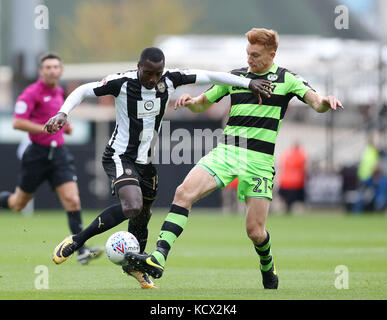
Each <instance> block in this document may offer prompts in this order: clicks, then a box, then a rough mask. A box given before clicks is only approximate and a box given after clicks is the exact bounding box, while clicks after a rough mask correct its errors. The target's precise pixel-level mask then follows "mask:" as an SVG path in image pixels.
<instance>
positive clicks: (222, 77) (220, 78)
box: [196, 70, 273, 103]
mask: <svg viewBox="0 0 387 320" xmlns="http://www.w3.org/2000/svg"><path fill="white" fill-rule="evenodd" d="M196 77H197V79H196V83H197V84H218V85H229V86H239V87H243V88H246V89H250V90H251V91H252V92H253V93H254V94H255V95H256V96H257V97H258V99H259V103H262V100H261V96H260V95H261V94H263V95H265V96H266V97H268V98H270V95H271V93H272V91H273V86H272V85H271V81H268V80H264V79H253V80H252V79H248V78H244V77H239V76H236V75H233V74H231V73H227V72H216V71H204V70H196Z"/></svg>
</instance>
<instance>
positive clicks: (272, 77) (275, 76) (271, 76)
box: [267, 73, 278, 81]
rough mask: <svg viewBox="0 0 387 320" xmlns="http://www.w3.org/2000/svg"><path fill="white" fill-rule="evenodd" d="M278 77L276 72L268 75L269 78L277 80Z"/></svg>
mask: <svg viewBox="0 0 387 320" xmlns="http://www.w3.org/2000/svg"><path fill="white" fill-rule="evenodd" d="M277 79H278V75H276V74H275V73H269V74H268V75H267V80H270V81H276V80H277Z"/></svg>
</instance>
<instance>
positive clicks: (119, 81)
mask: <svg viewBox="0 0 387 320" xmlns="http://www.w3.org/2000/svg"><path fill="white" fill-rule="evenodd" d="M250 81H252V80H251V79H246V78H244V77H239V76H236V75H232V74H230V73H225V72H213V71H205V70H194V71H193V70H191V71H189V70H186V71H181V70H168V69H165V72H164V73H163V75H162V76H161V78H160V80H159V81H158V83H157V85H156V87H155V88H154V89H146V88H145V87H143V86H142V85H141V83H140V81H139V78H138V71H137V70H134V71H127V72H124V73H117V74H114V75H109V76H107V77H105V78H104V79H103V80H102V81H100V82H91V83H86V84H84V85H81V86H79V87H78V88H76V89H75V90H74V91H73V92H72V93H71V94H70V95H69V96H68V97H67V99H66V100H65V102H64V104H63V106H62V107H61V109H60V110H59V112H62V113H65V114H66V115H68V114H69V112H70V111H71V110H72V109H73V108H75V106H77V105H79V104H80V103H81V102H82V100H83V99H84V98H86V97H93V96H94V97H95V96H105V95H113V96H114V97H115V109H116V126H115V129H114V131H113V134H112V136H111V138H110V140H109V142H108V144H107V146H106V149H105V153H104V158H105V159H112V160H114V161H117V160H119V159H128V160H132V161H135V162H137V163H140V164H146V163H149V162H151V158H152V156H153V155H154V154H153V150H154V147H155V144H156V141H157V137H158V133H159V131H160V128H161V121H162V118H163V116H164V113H165V110H166V108H167V106H168V102H169V99H170V97H171V95H172V93H173V92H174V91H175V89H176V88H177V87H179V86H182V85H186V84H193V83H196V84H211V83H212V84H223V85H235V86H241V87H243V88H249V85H250Z"/></svg>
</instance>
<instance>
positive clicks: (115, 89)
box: [93, 73, 127, 97]
mask: <svg viewBox="0 0 387 320" xmlns="http://www.w3.org/2000/svg"><path fill="white" fill-rule="evenodd" d="M126 80H127V79H126V78H125V77H124V76H123V74H122V73H116V74H112V75H108V76H107V77H105V78H103V79H102V80H101V81H99V82H97V85H96V87H95V88H94V89H93V90H94V94H95V95H96V96H97V97H100V96H107V95H112V96H115V97H118V95H119V94H120V91H121V87H122V85H123V83H124V82H125V81H126Z"/></svg>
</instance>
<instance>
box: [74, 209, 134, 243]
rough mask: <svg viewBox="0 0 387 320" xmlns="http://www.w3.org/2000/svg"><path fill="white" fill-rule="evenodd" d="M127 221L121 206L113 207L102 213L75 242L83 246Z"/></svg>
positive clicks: (75, 237)
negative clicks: (98, 235) (92, 238)
mask: <svg viewBox="0 0 387 320" xmlns="http://www.w3.org/2000/svg"><path fill="white" fill-rule="evenodd" d="M126 219H128V218H126V217H125V215H124V213H123V211H122V206H121V204H115V205H112V206H111V207H108V208H106V209H105V210H104V211H102V212H101V214H100V215H99V216H98V217H97V218H95V219H94V221H93V222H92V223H90V225H89V226H88V227H87V228H85V229H84V230H82V231H81V232H80V233H78V234H76V235H75V236H74V237H73V240H74V241H75V242H76V243H78V245H79V246H82V245H83V244H84V243H85V242H86V241H87V240H88V239H90V238H91V237H94V236H95V235H97V234H100V233H102V232H105V231H107V230H109V229H111V228H114V227H115V226H117V225H119V224H120V223H121V222H122V221H124V220H126Z"/></svg>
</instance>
